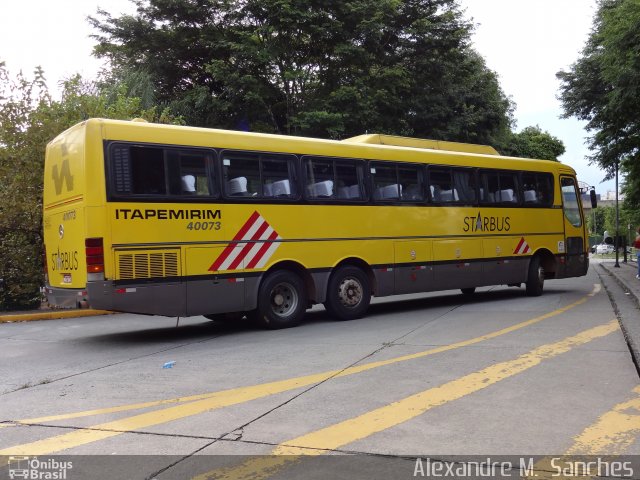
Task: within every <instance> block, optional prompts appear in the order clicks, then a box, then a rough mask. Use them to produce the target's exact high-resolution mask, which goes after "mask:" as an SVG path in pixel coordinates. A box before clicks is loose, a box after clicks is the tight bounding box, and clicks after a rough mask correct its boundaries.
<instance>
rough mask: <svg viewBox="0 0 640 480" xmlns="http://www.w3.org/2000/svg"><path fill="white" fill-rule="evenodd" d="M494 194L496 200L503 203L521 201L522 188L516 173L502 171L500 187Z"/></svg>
mask: <svg viewBox="0 0 640 480" xmlns="http://www.w3.org/2000/svg"><path fill="white" fill-rule="evenodd" d="M494 195H495V196H496V201H498V202H502V203H519V202H520V189H519V188H518V176H517V175H516V173H515V172H514V173H500V189H499V190H497V191H496V192H495V193H494Z"/></svg>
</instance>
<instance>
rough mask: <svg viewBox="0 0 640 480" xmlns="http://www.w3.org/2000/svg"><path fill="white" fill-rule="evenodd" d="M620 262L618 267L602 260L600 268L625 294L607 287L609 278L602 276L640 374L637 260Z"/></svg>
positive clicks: (639, 299) (639, 298)
mask: <svg viewBox="0 0 640 480" xmlns="http://www.w3.org/2000/svg"><path fill="white" fill-rule="evenodd" d="M619 264H620V267H619V268H618V267H615V266H614V264H613V263H612V262H601V263H599V267H600V268H599V270H600V271H602V272H603V273H604V274H605V276H607V277H609V278H610V279H611V280H612V282H613V283H615V284H617V286H618V287H619V288H620V289H621V293H624V295H620V293H618V294H616V293H615V291H614V290H610V289H609V288H607V285H606V282H607V281H608V279H607V278H605V277H603V276H601V277H600V278H601V279H602V280H603V283H605V288H606V289H607V293H608V295H609V298H610V300H611V303H612V304H613V307H614V310H615V312H616V315H617V316H618V321H619V323H620V328H621V329H622V333H623V334H624V337H625V340H626V342H627V345H628V346H629V351H630V353H631V356H632V357H633V362H634V363H635V365H636V369H637V370H638V373H639V374H640V315H639V311H640V280H638V279H637V278H636V272H637V266H636V263H635V262H633V263H630V264H629V263H627V264H625V263H623V262H619ZM619 291H620V290H619Z"/></svg>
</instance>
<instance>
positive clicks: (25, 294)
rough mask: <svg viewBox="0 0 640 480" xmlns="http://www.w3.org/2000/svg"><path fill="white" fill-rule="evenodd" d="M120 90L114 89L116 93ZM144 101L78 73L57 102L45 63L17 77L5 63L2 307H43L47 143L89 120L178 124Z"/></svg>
mask: <svg viewBox="0 0 640 480" xmlns="http://www.w3.org/2000/svg"><path fill="white" fill-rule="evenodd" d="M112 93H113V92H112ZM141 103H142V102H141V100H140V99H139V98H130V97H127V96H125V94H124V92H123V91H122V92H119V93H115V94H114V95H113V96H112V98H111V100H109V99H108V96H107V94H104V93H101V92H100V91H99V90H98V89H97V87H96V86H95V85H94V84H93V83H91V82H85V81H83V80H82V78H80V77H79V76H75V77H72V78H70V79H69V80H67V81H66V82H64V85H63V91H62V98H61V100H54V99H53V98H52V96H51V95H50V93H49V91H48V89H47V85H46V82H45V77H44V73H43V71H42V70H41V69H40V68H37V69H36V70H35V72H34V76H33V78H31V79H29V78H27V77H25V76H24V75H22V74H18V75H17V76H16V77H12V76H11V75H10V72H8V71H7V69H6V67H5V65H4V62H0V279H2V281H3V282H2V286H0V310H11V309H20V308H30V307H35V306H37V305H39V302H40V293H39V290H40V287H41V286H42V285H43V278H42V276H43V269H42V228H41V224H42V187H43V166H44V153H45V147H46V144H47V143H48V142H49V141H50V140H52V139H53V138H54V137H55V136H56V135H58V134H59V133H60V132H62V131H63V130H65V129H67V128H69V127H70V126H72V125H74V124H75V123H78V122H79V121H82V120H85V119H87V118H89V117H108V118H120V119H130V118H133V117H142V118H145V119H147V120H149V121H155V122H164V123H168V122H171V123H176V122H180V119H179V118H176V117H174V116H172V115H171V114H170V112H169V110H167V109H164V110H162V111H159V110H158V109H157V108H155V107H151V108H146V109H145V108H142V107H141Z"/></svg>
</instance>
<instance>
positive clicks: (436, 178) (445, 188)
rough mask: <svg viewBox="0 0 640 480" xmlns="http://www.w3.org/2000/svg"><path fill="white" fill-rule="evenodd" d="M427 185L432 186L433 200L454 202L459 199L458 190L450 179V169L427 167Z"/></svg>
mask: <svg viewBox="0 0 640 480" xmlns="http://www.w3.org/2000/svg"><path fill="white" fill-rule="evenodd" d="M429 186H430V187H433V188H432V190H431V191H432V192H433V194H432V196H433V201H434V202H438V203H455V202H457V201H458V200H460V197H459V195H458V191H457V190H456V189H455V188H454V186H453V182H452V180H451V169H449V168H438V167H436V168H429Z"/></svg>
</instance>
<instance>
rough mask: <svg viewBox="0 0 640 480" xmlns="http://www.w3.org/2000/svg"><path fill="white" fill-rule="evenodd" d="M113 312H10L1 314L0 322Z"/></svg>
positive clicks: (74, 316) (53, 318)
mask: <svg viewBox="0 0 640 480" xmlns="http://www.w3.org/2000/svg"><path fill="white" fill-rule="evenodd" d="M111 313H113V312H110V311H108V310H93V309H90V308H89V309H86V310H51V311H48V312H30V313H10V314H7V315H0V323H13V322H30V321H33V320H58V319H61V318H77V317H92V316H96V315H108V314H111Z"/></svg>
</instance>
